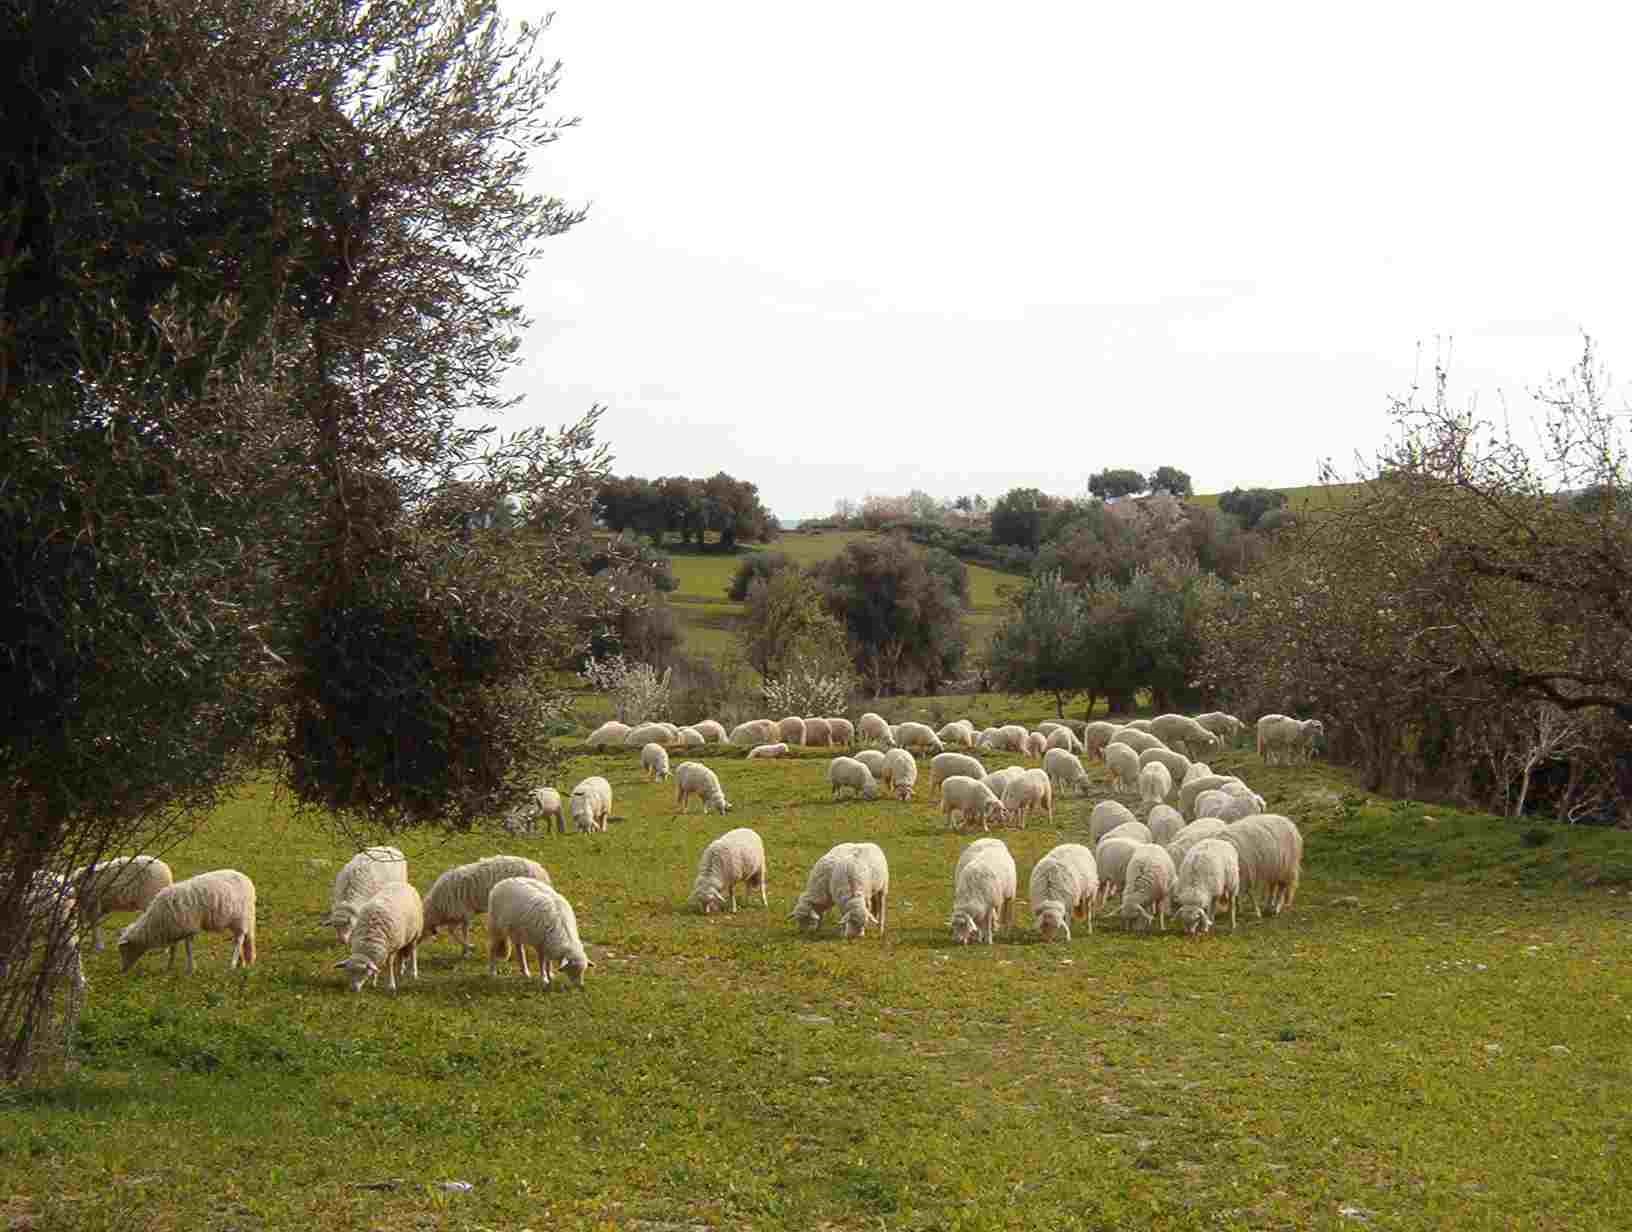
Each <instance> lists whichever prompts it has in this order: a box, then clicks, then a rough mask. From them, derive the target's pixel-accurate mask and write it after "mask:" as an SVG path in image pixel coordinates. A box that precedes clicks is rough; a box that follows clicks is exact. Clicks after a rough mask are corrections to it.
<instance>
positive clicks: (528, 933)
mask: <svg viewBox="0 0 1632 1232" xmlns="http://www.w3.org/2000/svg"><path fill="white" fill-rule="evenodd" d="M487 931H488V943H487V973H488V974H489V975H497V974H498V973H499V963H500V961H501V960H503V959H505V958H508V957H509V956H510V947H511V946H512V945H514V946H515V948H516V950H517V951H518V952H519V953H520V955H521V974H522V976H523V977H527V976H531V975H532V972H531V971H529V970H528V969H527V947H528V946H532V947H533V951H534V953H536V954H537V955H538V978H539V982H540V983H541V984H542V985H543V987H545V988H548V987H549V986H550V968H551V966H554V967H555V968H556V969H557V970H559V971H560V972H562V973H563V974H565V975H566V976H567V978H568V979H569V980H571V981H572V983H573V985H574V986H575V987H578V988H582V987H583V986H584V972H585V971H586V970H588V969H589V968H590V967H593V966H594V965H595V964H594V963H593V962H591V961H590V958H589V955H588V954H586V953H585V952H584V943H583V942H582V941H580V940H579V939H578V916H577V913H575V912H574V911H573V909H572V904H571V903H569V902H568V901H567V900H566V899H565V898H563V897H562V896H561V895H560V894H558V893H557V892H556V890H555V888H554V887H553V886H551V885H549V884H548V883H546V882H543V881H534V880H533V879H532V878H530V877H506V878H505V879H504V880H503V881H501V882H499V883H498V884H497V885H495V886H494V887H493V892H492V894H490V895H489V896H488V900H487Z"/></svg>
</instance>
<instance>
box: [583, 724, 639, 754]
mask: <svg viewBox="0 0 1632 1232" xmlns="http://www.w3.org/2000/svg"><path fill="white" fill-rule="evenodd" d="M630 730H631V728H630V726H629V724H627V723H620V722H618V721H617V720H616V719H608V720H607V721H606V722H604V723H602V724H601V725H600V726H599V727H597V728H596V729H595V730H594V731H592V732H590V733H589V739H588V740H587V741H585V743H586V744H588V745H589V747H590V748H592V749H597V748H600V747H601V746H602V745H607V744H613V745H620V746H621V745H622V744H623V738H624V737H625V736H627V735H628V734H629V732H630Z"/></svg>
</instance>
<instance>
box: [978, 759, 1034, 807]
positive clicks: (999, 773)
mask: <svg viewBox="0 0 1632 1232" xmlns="http://www.w3.org/2000/svg"><path fill="white" fill-rule="evenodd" d="M1025 772H1026V768H1025V767H1024V766H1005V767H1003V769H1001V770H993V771H992V772H991V773H990V774H988V775H987V776H986V777H985V778H984V779H982V780H981V782H983V783H985V784H986V786H987V787H988V788H990V789H991V792H992V794H993V795H994V796H996V797H997V798H998V799H999V800H1001V799H1002V798H1003V793H1004V792H1006V791H1008V789H1009V784H1010V783H1012V782H1014V780H1015V779H1017V778H1019V777H1020V776H1021V775H1022V774H1024V773H1025ZM970 777H971V778H972V777H974V776H973V775H971V776H970Z"/></svg>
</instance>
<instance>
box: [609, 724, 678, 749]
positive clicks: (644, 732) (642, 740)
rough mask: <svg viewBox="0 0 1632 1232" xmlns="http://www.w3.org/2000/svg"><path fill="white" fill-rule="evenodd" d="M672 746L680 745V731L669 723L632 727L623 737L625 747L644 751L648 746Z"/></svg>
mask: <svg viewBox="0 0 1632 1232" xmlns="http://www.w3.org/2000/svg"><path fill="white" fill-rule="evenodd" d="M653 743H656V744H660V745H665V746H667V745H671V744H679V743H680V729H679V728H678V727H673V726H671V725H670V724H668V723H642V724H640V725H639V726H638V727H631V728H630V729H629V730H628V731H627V732H625V733H624V735H623V747H624V748H626V749H643V748H645V747H646V746H647V745H648V744H653Z"/></svg>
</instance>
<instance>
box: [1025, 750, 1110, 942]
mask: <svg viewBox="0 0 1632 1232" xmlns="http://www.w3.org/2000/svg"><path fill="white" fill-rule="evenodd" d="M1060 730H1061V731H1064V730H1065V729H1064V728H1061V729H1060ZM1098 896H1099V866H1098V864H1097V863H1095V861H1094V853H1093V852H1091V851H1089V850H1088V848H1086V847H1084V846H1083V845H1082V844H1081V843H1061V844H1060V845H1059V846H1058V847H1055V848H1053V849H1052V850H1050V851H1049V852H1048V853H1047V854H1045V855H1044V856H1043V858H1042V859H1041V860H1038V861H1037V863H1036V864H1034V865H1032V868H1031V887H1030V889H1029V890H1028V891H1027V899H1028V901H1029V902H1030V904H1031V917H1032V922H1033V923H1034V924H1035V925H1036V926H1037V931H1038V932H1039V933H1041V934H1042V935H1043V940H1044V941H1052V940H1053V939H1054V938H1055V937H1056V936H1059V937H1060V939H1061V940H1063V941H1069V940H1071V919H1072V917H1073V916H1074V917H1075V918H1077V919H1079V920H1080V919H1082V918H1084V917H1085V916H1086V917H1087V920H1088V934H1089V936H1092V935H1093V932H1094V899H1095V898H1097V897H1098Z"/></svg>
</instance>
